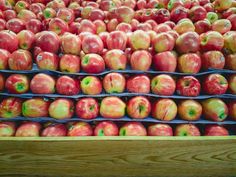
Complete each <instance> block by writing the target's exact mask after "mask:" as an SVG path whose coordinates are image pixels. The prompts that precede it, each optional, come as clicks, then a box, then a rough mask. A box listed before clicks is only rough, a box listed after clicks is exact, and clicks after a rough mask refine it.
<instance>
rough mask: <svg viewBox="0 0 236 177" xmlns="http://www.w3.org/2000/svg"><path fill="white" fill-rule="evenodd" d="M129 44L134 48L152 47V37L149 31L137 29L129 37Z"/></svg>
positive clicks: (144, 48)
mask: <svg viewBox="0 0 236 177" xmlns="http://www.w3.org/2000/svg"><path fill="white" fill-rule="evenodd" d="M128 41H129V45H130V47H131V48H132V50H142V49H143V50H146V49H148V48H149V47H150V43H151V39H150V36H149V35H148V33H147V32H144V31H142V30H137V31H135V32H133V33H132V34H131V35H130V37H129V40H128Z"/></svg>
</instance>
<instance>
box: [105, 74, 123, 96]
mask: <svg viewBox="0 0 236 177" xmlns="http://www.w3.org/2000/svg"><path fill="white" fill-rule="evenodd" d="M125 84H126V81H125V77H124V76H123V75H122V74H120V73H109V74H107V75H105V77H104V78H103V88H104V90H105V91H106V92H107V93H122V92H124V90H125Z"/></svg>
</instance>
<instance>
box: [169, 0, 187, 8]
mask: <svg viewBox="0 0 236 177" xmlns="http://www.w3.org/2000/svg"><path fill="white" fill-rule="evenodd" d="M178 6H184V3H183V1H182V0H170V1H169V2H168V4H167V8H168V10H172V9H174V8H176V7H178Z"/></svg>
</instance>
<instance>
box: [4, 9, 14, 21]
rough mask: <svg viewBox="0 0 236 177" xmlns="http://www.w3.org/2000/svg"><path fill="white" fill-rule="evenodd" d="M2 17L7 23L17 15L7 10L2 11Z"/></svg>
mask: <svg viewBox="0 0 236 177" xmlns="http://www.w3.org/2000/svg"><path fill="white" fill-rule="evenodd" d="M3 14H4V17H5V20H6V21H9V20H11V19H13V18H17V14H16V12H15V11H14V10H11V9H8V10H5V11H3Z"/></svg>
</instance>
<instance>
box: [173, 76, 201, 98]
mask: <svg viewBox="0 0 236 177" xmlns="http://www.w3.org/2000/svg"><path fill="white" fill-rule="evenodd" d="M200 90H201V84H200V82H199V81H198V79H196V78H195V77H193V76H184V77H181V78H179V79H178V81H177V84H176V92H177V93H178V94H179V95H182V96H190V97H195V96H198V95H199V94H200Z"/></svg>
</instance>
